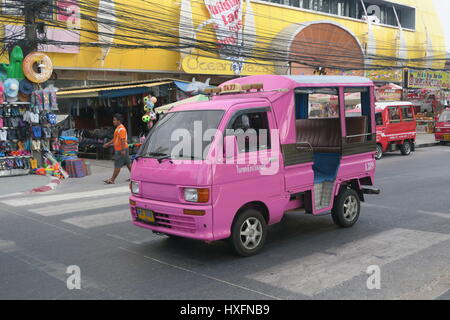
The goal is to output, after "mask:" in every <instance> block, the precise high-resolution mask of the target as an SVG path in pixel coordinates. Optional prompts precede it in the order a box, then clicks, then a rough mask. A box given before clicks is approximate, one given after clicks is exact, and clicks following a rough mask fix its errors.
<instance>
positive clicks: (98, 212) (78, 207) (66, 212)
mask: <svg viewBox="0 0 450 320" xmlns="http://www.w3.org/2000/svg"><path fill="white" fill-rule="evenodd" d="M129 196H130V190H129V188H128V187H127V186H122V187H114V188H109V189H102V190H93V191H82V192H74V193H64V194H53V195H39V196H24V197H18V198H12V199H3V200H1V201H0V203H1V204H5V205H8V206H11V207H15V208H20V209H25V210H26V211H27V212H30V213H32V214H36V215H39V216H42V217H45V218H49V217H57V218H58V219H59V221H61V222H63V223H65V224H69V225H72V226H75V227H78V228H82V229H92V228H97V227H103V226H109V225H114V224H118V223H123V222H130V219H131V218H130V211H129V210H128V198H129ZM68 216H70V217H68Z"/></svg>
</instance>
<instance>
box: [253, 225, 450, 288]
mask: <svg viewBox="0 0 450 320" xmlns="http://www.w3.org/2000/svg"><path fill="white" fill-rule="evenodd" d="M448 239H450V235H445V234H441V233H433V232H425V231H418V230H407V229H392V230H389V231H385V232H381V233H378V234H376V235H373V236H369V237H367V238H365V239H359V240H355V241H353V242H350V243H347V244H345V245H340V246H339V247H337V248H331V249H330V250H328V252H327V253H324V252H318V253H315V254H312V255H309V256H306V257H303V258H299V259H294V260H292V261H288V262H285V263H281V264H279V265H278V266H276V267H273V268H269V269H266V270H264V271H261V272H257V273H255V274H253V275H250V276H249V278H251V279H253V280H257V281H260V282H263V283H267V284H270V285H273V286H276V287H281V288H283V289H285V290H289V291H292V292H296V293H300V294H304V295H307V296H314V295H316V294H319V293H321V292H324V291H325V290H327V289H331V288H333V287H335V286H337V285H340V284H342V283H344V282H346V281H348V280H351V279H352V278H354V277H356V276H359V275H361V274H365V272H366V270H367V267H368V266H371V265H378V266H380V267H381V266H383V265H386V264H388V263H391V262H394V261H396V260H399V259H402V258H405V257H407V256H410V255H412V254H415V253H417V252H419V251H421V250H424V249H426V248H428V247H431V246H432V245H435V244H438V243H440V242H443V241H446V240H448ZM361 286H365V283H362V284H361Z"/></svg>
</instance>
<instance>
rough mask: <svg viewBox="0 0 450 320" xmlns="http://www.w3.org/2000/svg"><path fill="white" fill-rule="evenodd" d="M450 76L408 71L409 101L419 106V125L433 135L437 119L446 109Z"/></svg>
mask: <svg viewBox="0 0 450 320" xmlns="http://www.w3.org/2000/svg"><path fill="white" fill-rule="evenodd" d="M449 89H450V74H449V73H448V72H443V71H428V70H408V90H407V100H408V101H411V102H413V103H414V104H416V105H418V106H419V109H420V110H419V111H420V112H419V113H418V114H417V119H418V125H419V126H421V127H423V128H422V130H424V131H426V132H427V133H433V132H434V127H435V123H436V120H437V118H438V117H439V115H440V114H441V112H442V111H443V110H444V109H445V106H446V105H447V99H448V90H449Z"/></svg>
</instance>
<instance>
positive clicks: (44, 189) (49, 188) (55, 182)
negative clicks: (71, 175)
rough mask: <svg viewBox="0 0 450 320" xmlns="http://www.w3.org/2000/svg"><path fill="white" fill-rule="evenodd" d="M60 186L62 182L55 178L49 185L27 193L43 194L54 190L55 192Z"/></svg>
mask: <svg viewBox="0 0 450 320" xmlns="http://www.w3.org/2000/svg"><path fill="white" fill-rule="evenodd" d="M60 184H61V180H59V179H57V178H54V179H52V180H51V181H50V183H49V184H47V185H45V186H42V187H39V188H34V189H32V190H31V191H28V192H26V193H42V192H48V191H52V190H55V189H56V188H57V187H58V186H59V185H60Z"/></svg>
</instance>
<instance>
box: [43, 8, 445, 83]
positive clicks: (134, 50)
mask: <svg viewBox="0 0 450 320" xmlns="http://www.w3.org/2000/svg"><path fill="white" fill-rule="evenodd" d="M72 1H73V3H74V5H75V6H76V5H77V1H76V0H72ZM81 3H83V4H85V3H86V2H80V4H81ZM91 4H92V6H91V10H87V9H85V7H86V6H85V5H84V6H81V5H80V7H81V13H82V16H81V19H80V20H79V25H77V21H75V20H76V18H74V19H72V20H73V21H71V23H73V24H75V25H76V26H75V27H73V26H70V25H69V24H68V27H67V28H68V29H70V30H69V31H70V34H71V35H69V34H68V33H67V32H62V31H60V32H59V33H58V34H57V32H54V33H53V35H52V36H53V37H54V39H57V40H61V39H62V40H67V39H69V40H67V41H70V42H71V43H72V44H73V43H76V42H79V43H80V46H77V45H76V44H75V45H74V46H71V47H70V48H62V49H61V48H56V47H54V46H47V47H45V48H42V49H43V51H47V52H48V55H49V56H50V57H51V59H52V61H53V64H54V67H55V69H56V71H57V74H58V79H61V80H64V79H67V80H78V81H82V80H102V81H116V80H122V81H123V80H140V79H148V78H151V77H153V78H154V77H156V76H171V77H177V78H186V79H190V78H192V77H193V76H197V77H199V76H200V78H201V77H202V76H204V77H205V78H206V77H208V76H211V77H213V76H224V77H231V76H239V75H252V74H267V73H276V74H309V73H312V72H314V71H317V70H320V69H322V68H323V69H324V70H326V72H327V73H328V74H335V73H340V74H365V75H369V76H370V77H372V78H374V79H378V80H380V81H383V80H386V81H394V80H395V79H398V77H401V76H402V71H401V69H402V67H404V66H405V65H408V66H410V67H414V68H429V69H443V68H444V66H445V61H443V60H439V59H436V57H443V56H445V54H446V53H445V39H444V30H443V27H442V25H441V22H440V20H439V15H438V13H437V12H436V8H435V7H434V4H433V1H432V0H420V1H418V0H397V1H381V0H370V1H365V0H364V1H361V0H272V1H256V0H255V1H253V0H174V1H173V0H115V1H106V0H100V1H99V0H94V1H92V2H91ZM98 8H104V9H107V10H106V11H105V12H107V11H108V10H110V12H111V15H110V16H108V14H106V13H104V15H105V14H106V19H108V18H113V19H115V20H116V21H117V27H116V28H112V30H111V28H110V29H105V28H104V26H101V25H100V24H99V23H96V22H95V21H90V20H88V19H85V18H83V14H85V15H87V16H92V17H93V18H96V17H97V18H98V15H99V12H100V11H101V10H99V12H96V10H97V9H98ZM74 17H75V16H74ZM55 19H58V15H57V14H56V13H55ZM59 20H61V21H63V20H64V18H63V19H59ZM66 20H67V19H66ZM94 20H95V19H94ZM146 20H147V23H146ZM133 23H135V25H136V28H139V27H140V26H142V30H145V33H144V32H138V31H133V30H132V29H130V28H129V27H130V26H132V25H133ZM59 29H64V28H59ZM152 30H153V31H154V34H153V32H152ZM99 31H101V34H102V35H98V32H99ZM47 32H48V31H47ZM74 35H75V36H74ZM89 43H91V44H95V43H101V44H102V47H101V48H100V47H96V46H92V47H91V46H88V44H89ZM108 43H109V44H110V45H111V46H110V47H108V45H107V44H108ZM133 44H134V46H135V47H133ZM142 44H146V47H148V48H145V49H140V48H139V46H141V45H142ZM118 45H122V47H121V48H118V47H117V46H118ZM151 46H156V47H164V46H167V48H164V49H162V48H150V47H151ZM239 56H241V57H239ZM391 69H392V70H391ZM393 69H396V71H395V70H393Z"/></svg>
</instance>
